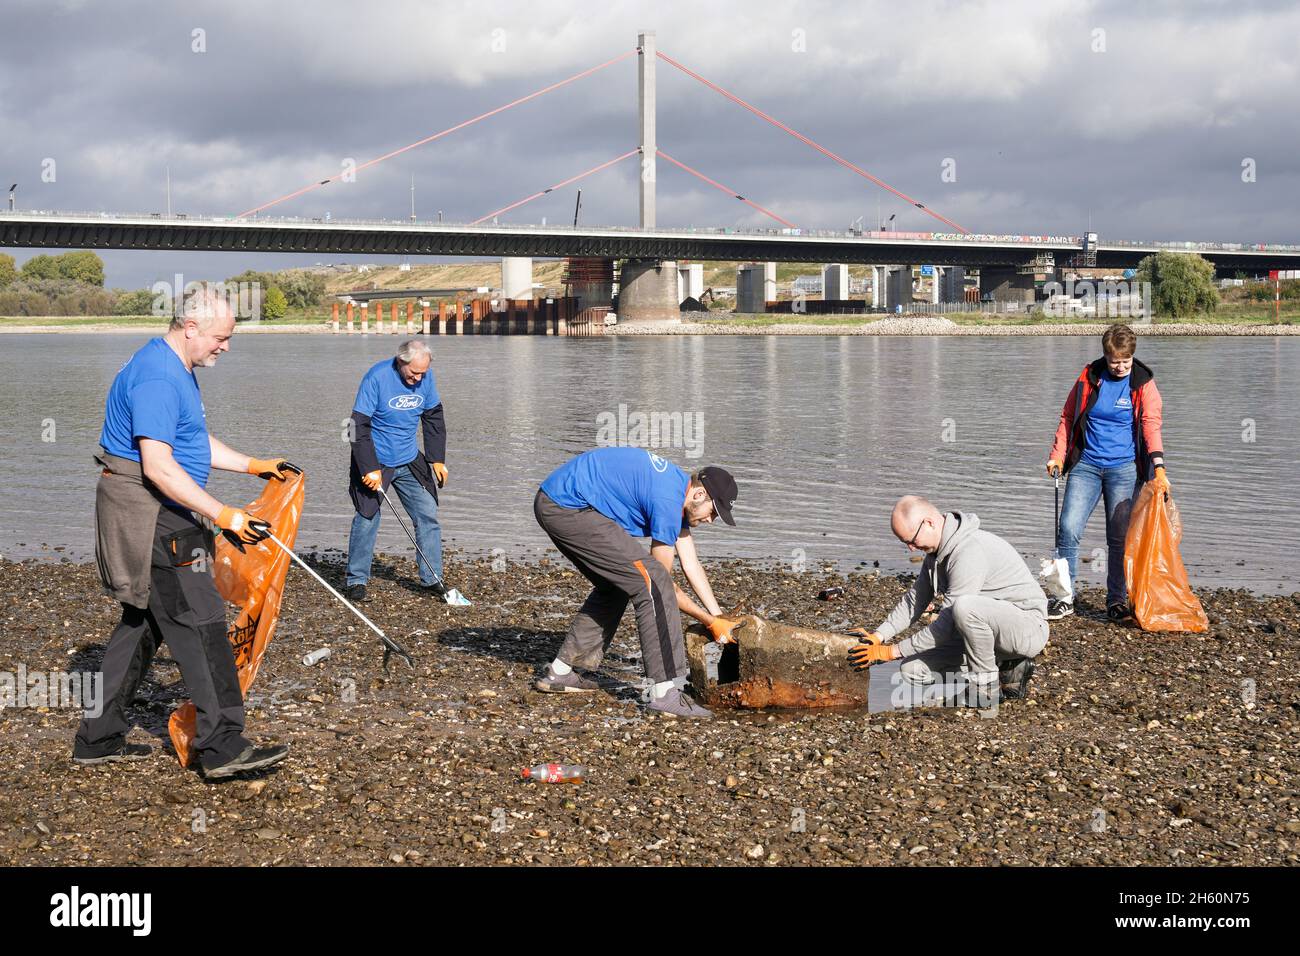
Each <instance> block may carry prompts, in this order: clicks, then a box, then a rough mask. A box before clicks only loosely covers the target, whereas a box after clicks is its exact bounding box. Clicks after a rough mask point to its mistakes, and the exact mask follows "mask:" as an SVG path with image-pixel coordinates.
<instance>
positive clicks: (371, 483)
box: [361, 471, 384, 491]
mask: <svg viewBox="0 0 1300 956" xmlns="http://www.w3.org/2000/svg"><path fill="white" fill-rule="evenodd" d="M383 482H384V473H383V472H382V471H372V472H370V473H369V474H365V475H362V476H361V483H362V484H363V485H365V486H366V487H367V488H369V489H370V490H371V491H378V490H379V489H380V487H382V485H383Z"/></svg>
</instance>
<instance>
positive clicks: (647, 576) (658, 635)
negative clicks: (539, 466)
mask: <svg viewBox="0 0 1300 956" xmlns="http://www.w3.org/2000/svg"><path fill="white" fill-rule="evenodd" d="M533 514H534V515H535V516H536V517H537V523H538V524H539V525H541V526H542V530H543V531H545V532H546V533H547V534H548V535H549V536H550V538H551V541H553V542H554V543H555V546H556V547H557V548H559V549H560V553H561V554H563V555H564V556H565V557H566V558H568V559H569V560H570V561H572V562H573V564H574V566H575V567H576V568H577V569H578V570H579V571H581V572H582V574H583V576H584V577H586V578H587V580H589V581H590V582H591V583H592V584H593V585H595V587H594V588H593V589H592V591H591V593H590V594H589V595H587V600H586V601H584V602H583V604H582V607H581V608H579V609H578V614H577V617H575V618H574V619H573V623H572V624H570V625H569V634H568V636H567V637H566V638H565V639H564V643H563V644H562V645H561V646H560V652H559V654H558V655H557V656H558V657H559V658H560V660H562V661H564V663H566V664H568V665H569V666H571V667H580V668H583V669H584V670H594V669H596V668H597V667H599V666H600V662H601V661H602V660H603V659H604V657H605V652H606V651H607V650H608V649H609V645H610V642H611V641H612V640H614V632H615V631H617V630H618V622H619V621H620V620H621V619H622V617H623V612H624V611H625V610H627V602H628V601H631V602H632V606H633V608H635V610H636V626H637V632H638V634H639V635H640V637H641V660H642V662H643V663H644V665H645V672H646V676H648V677H649V678H650V679H651V680H652V681H655V682H656V683H661V682H663V681H669V680H674V679H676V678H678V677H681V676H683V675H685V674H686V673H687V666H686V641H685V639H684V638H683V637H682V619H681V612H680V611H678V609H677V592H676V590H675V589H674V587H673V580H672V576H671V575H669V573H668V572H667V570H665V569H664V566H663V565H662V564H660V563H659V562H658V561H656V560H655V559H654V558H652V557H651V556H650V552H649V551H648V550H647V549H646V548H645V547H644V546H643V545H641V544H640V543H639V542H638V541H637V540H636V539H635V538H633V537H632V536H631V535H630V534H628V533H627V532H626V531H624V530H623V529H622V528H621V527H620V526H619V525H618V524H617V523H616V522H614V521H611V520H610V519H609V518H606V517H605V516H604V515H603V514H601V513H600V512H598V511H596V510H595V509H593V508H583V509H581V510H577V509H573V508H562V507H560V506H559V505H557V504H556V503H555V502H554V501H552V500H551V499H550V496H548V495H547V494H546V493H545V492H544V491H538V492H537V497H536V498H534V499H533Z"/></svg>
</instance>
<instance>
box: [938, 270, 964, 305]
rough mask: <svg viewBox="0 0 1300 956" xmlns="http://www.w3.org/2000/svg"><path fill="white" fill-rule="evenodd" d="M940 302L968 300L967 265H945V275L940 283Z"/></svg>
mask: <svg viewBox="0 0 1300 956" xmlns="http://www.w3.org/2000/svg"><path fill="white" fill-rule="evenodd" d="M938 285H939V287H940V293H939V301H940V302H965V301H966V267H965V266H944V267H943V277H942V279H941V281H940V282H939V283H938Z"/></svg>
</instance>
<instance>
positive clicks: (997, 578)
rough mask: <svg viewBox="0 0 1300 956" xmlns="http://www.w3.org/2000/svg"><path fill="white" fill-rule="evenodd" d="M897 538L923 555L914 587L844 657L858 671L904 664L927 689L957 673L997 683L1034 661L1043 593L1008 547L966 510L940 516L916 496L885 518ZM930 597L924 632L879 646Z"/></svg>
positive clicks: (1041, 632) (1040, 639)
mask: <svg viewBox="0 0 1300 956" xmlns="http://www.w3.org/2000/svg"><path fill="white" fill-rule="evenodd" d="M890 525H891V528H892V530H893V532H894V535H895V536H896V537H897V538H898V540H900V541H902V542H904V543H905V544H906V545H907V546H908V548H909V549H910V550H913V551H921V552H924V553H925V560H924V561H923V562H922V564H921V570H920V573H919V574H918V575H917V578H916V583H915V584H913V585H912V587H911V589H910V590H909V591H908V592H907V594H905V595H904V596H903V599H902V600H901V601H899V602H898V605H897V606H896V607H895V608H894V609H893V611H891V612H890V613H889V616H888V617H887V618H885V620H884V623H882V624H881V625H880V626H879V627H878V628H876V630H875V631H874V632H871V633H864V634H863V642H862V643H861V644H859V645H857V647H854V648H853V649H852V650H851V651H850V652H849V661H850V663H852V664H853V666H854V667H857V668H859V669H861V668H862V667H869V666H871V665H872V664H878V663H883V662H884V661H889V660H900V659H901V660H902V661H903V666H902V673H903V677H904V679H906V680H907V681H908V682H910V683H912V684H931V683H934V682H935V680H936V679H940V678H939V677H938V676H937V675H943V674H947V673H951V672H957V671H960V672H961V673H962V674H963V676H964V677H966V678H967V679H968V680H970V681H971V682H973V683H975V684H977V685H981V686H988V685H994V684H996V683H997V682H998V669H999V665H1002V666H1003V667H1004V668H1005V667H1006V666H1007V665H1009V664H1011V663H1013V662H1017V661H1018V660H1020V659H1032V658H1034V657H1036V656H1037V655H1038V654H1040V653H1041V652H1042V650H1043V648H1044V647H1045V646H1046V645H1047V595H1045V594H1044V593H1043V589H1042V588H1041V587H1039V586H1038V581H1037V580H1035V578H1034V575H1033V573H1032V572H1031V571H1030V570H1029V566H1028V565H1026V564H1025V562H1024V559H1023V558H1021V557H1020V555H1019V554H1018V553H1017V552H1016V549H1015V548H1013V547H1012V546H1011V545H1010V544H1008V543H1007V542H1006V541H1004V540H1003V539H1002V538H999V537H998V536H997V535H995V534H993V533H991V532H988V531H985V530H983V529H982V528H980V522H979V518H978V517H976V516H975V515H974V514H973V513H970V512H965V513H963V512H960V511H950V512H947V513H941V512H940V511H939V510H938V509H937V508H935V506H934V505H932V504H930V502H928V501H926V500H925V499H924V498H919V497H916V496H914V495H909V496H907V497H905V498H902V499H900V500H899V502H898V504H897V505H895V506H894V512H893V515H892V516H891V520H890ZM935 594H942V595H943V597H944V601H943V606H942V607H941V608H940V609H939V613H938V615H937V616H936V617H935V619H934V621H932V622H931V623H930V624H929V625H927V626H926V627H923V628H922V629H921V630H919V631H917V632H916V633H915V634H913V635H912V636H911V637H909V638H905V639H904V640H901V641H899V642H897V643H895V644H886V643H884V642H885V641H887V640H889V639H890V638H892V637H894V636H895V635H896V634H900V633H902V632H903V631H905V630H907V629H908V628H909V627H911V626H912V625H913V624H915V623H916V622H917V621H918V620H919V619H920V617H921V615H922V614H924V613H925V611H926V609H927V608H928V607H929V606H930V602H931V601H932V600H933V599H934V596H935ZM1024 679H1025V680H1027V679H1028V678H1027V676H1026V677H1025V678H1024Z"/></svg>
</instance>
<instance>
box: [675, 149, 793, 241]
mask: <svg viewBox="0 0 1300 956" xmlns="http://www.w3.org/2000/svg"><path fill="white" fill-rule="evenodd" d="M655 152H656V153H657V154H658V155H660V156H662V157H663V158H664V159H666V160H668V162H670V163H672V164H673V165H674V166H677V167H680V168H681V169H684V170H686V171H687V172H688V173H690V174H691V175H692V176H698V177H699V178H700V179H702V180H704V181H705V182H706V183H708V184H709V185H710V186H712V187H714V188H715V189H721V190H722V191H723V192H724V193H726V194H727V195H729V196H733V197H735V198H736V199H739V200H740V201H741V202H743V203H744V204H745V205H746V206H752V207H754V208H755V209H757V210H758V211H759V212H761V213H762V214H763V215H765V216H769V217H771V218H772V219H775V220H776V221H777V222H779V223H781V224H782V225H785V226H789V227H790V228H791V229H798V228H799V227H798V226H796V225H795V224H794V223H792V222H788V221H786V220H785V219H782V218H781V217H780V216H778V215H777V214H776V213H774V212H772V211H771V210H770V209H764V208H763V207H762V206H760V205H759V204H758V203H756V202H753V201H751V200H749V199H746V198H745V197H744V196H742V195H740V193H738V192H736V191H735V190H734V189H731V188H729V187H727V186H724V185H722V183H719V182H714V181H713V180H712V179H710V178H709V177H708V176H705V175H704V174H703V173H702V172H700V171H699V170H697V169H691V167H689V166H687V165H686V164H685V163H683V162H681V161H680V160H676V159H673V158H672V157H671V156H669V155H668V154H667V153H665V152H664V151H663V150H662V149H656V150H655Z"/></svg>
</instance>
